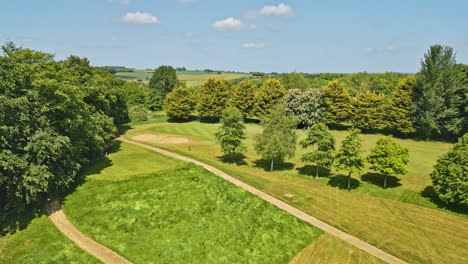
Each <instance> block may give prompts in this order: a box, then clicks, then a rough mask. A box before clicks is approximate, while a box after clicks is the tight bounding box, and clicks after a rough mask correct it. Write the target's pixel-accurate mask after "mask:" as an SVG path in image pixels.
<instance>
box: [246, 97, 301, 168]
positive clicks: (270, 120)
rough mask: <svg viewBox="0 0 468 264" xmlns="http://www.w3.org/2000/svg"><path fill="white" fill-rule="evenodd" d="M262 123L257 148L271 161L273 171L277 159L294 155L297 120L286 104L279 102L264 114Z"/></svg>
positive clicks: (280, 159) (281, 159) (280, 160)
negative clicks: (291, 114)
mask: <svg viewBox="0 0 468 264" xmlns="http://www.w3.org/2000/svg"><path fill="white" fill-rule="evenodd" d="M260 125H261V126H262V127H263V132H262V133H261V134H259V135H257V137H256V142H255V150H256V151H257V153H258V154H259V155H261V156H262V157H263V159H265V160H270V161H271V165H270V171H273V167H274V162H275V161H277V162H282V161H284V159H285V158H287V157H289V158H291V157H294V153H295V151H296V140H297V136H296V131H295V129H296V126H297V120H296V118H294V117H291V116H289V115H288V114H287V113H286V106H285V105H284V104H278V105H276V106H275V107H274V108H273V109H272V111H271V112H270V113H269V114H267V115H265V116H263V118H262V121H261V123H260Z"/></svg>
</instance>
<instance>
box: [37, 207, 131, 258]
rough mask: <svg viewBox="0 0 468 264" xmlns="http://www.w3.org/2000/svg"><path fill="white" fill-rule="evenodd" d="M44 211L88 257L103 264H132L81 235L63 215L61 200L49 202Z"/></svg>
mask: <svg viewBox="0 0 468 264" xmlns="http://www.w3.org/2000/svg"><path fill="white" fill-rule="evenodd" d="M46 209H47V214H48V215H49V218H50V220H51V221H52V223H54V225H55V226H56V227H57V228H58V230H60V232H62V233H63V234H64V235H65V236H66V237H68V238H69V239H70V240H71V241H73V242H74V243H75V244H76V245H77V246H78V247H80V248H81V249H83V250H84V251H86V252H88V253H89V254H90V255H93V256H94V257H96V258H97V259H99V260H100V261H102V262H104V263H105V264H114V263H116V264H132V262H130V261H128V260H126V259H125V258H123V257H122V256H120V255H119V254H117V253H115V252H114V251H112V250H110V249H108V248H106V247H105V246H103V245H101V244H99V243H98V242H96V241H94V240H92V239H91V238H89V237H87V236H85V235H84V234H83V233H81V232H80V230H78V229H77V228H76V227H75V226H74V225H73V224H72V223H71V222H70V221H69V220H68V219H67V216H66V215H65V214H64V213H63V211H62V206H61V200H60V199H59V198H55V199H51V200H49V201H48V203H47V206H46Z"/></svg>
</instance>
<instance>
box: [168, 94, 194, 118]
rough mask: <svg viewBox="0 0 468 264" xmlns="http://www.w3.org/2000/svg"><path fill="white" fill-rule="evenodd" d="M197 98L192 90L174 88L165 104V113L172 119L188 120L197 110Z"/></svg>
mask: <svg viewBox="0 0 468 264" xmlns="http://www.w3.org/2000/svg"><path fill="white" fill-rule="evenodd" d="M195 104H196V97H195V94H194V92H193V91H191V90H190V88H187V87H183V86H179V87H176V88H174V89H173V90H172V91H171V92H170V93H169V94H168V95H167V96H166V101H165V102H164V111H166V114H167V116H169V117H170V118H172V119H179V120H187V119H189V118H190V115H191V113H192V112H193V110H195Z"/></svg>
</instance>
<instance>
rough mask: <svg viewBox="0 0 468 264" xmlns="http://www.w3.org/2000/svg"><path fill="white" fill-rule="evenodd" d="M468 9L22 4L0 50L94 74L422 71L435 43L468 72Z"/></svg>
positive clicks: (97, 1) (403, 0) (245, 1)
mask: <svg viewBox="0 0 468 264" xmlns="http://www.w3.org/2000/svg"><path fill="white" fill-rule="evenodd" d="M467 11H468V1H466V0H445V1H443V0H355V1H352V0H328V1H318V0H290V1H286V0H284V1H276V0H268V1H265V0H261V1H260V0H153V1H149V0H47V1H46V0H15V1H5V2H4V3H2V6H1V8H0V42H1V43H4V42H6V41H14V42H15V43H16V44H18V45H22V46H24V47H27V48H33V49H39V50H42V51H47V52H51V53H54V54H56V58H57V59H63V58H66V57H67V56H68V55H70V54H73V55H78V56H81V57H87V58H89V59H90V60H91V62H92V64H93V65H98V66H101V65H124V66H127V67H136V68H155V67H157V66H159V65H162V64H168V65H173V66H185V67H187V68H189V69H205V68H210V69H221V70H236V71H246V72H250V71H265V72H271V71H275V72H292V71H297V72H311V73H312V72H313V73H317V72H339V73H348V72H357V71H367V72H385V71H395V72H417V71H418V69H419V63H420V60H421V57H422V56H423V54H424V52H425V51H426V50H427V48H428V47H429V46H430V45H432V44H437V43H439V44H445V45H451V46H453V47H454V49H455V51H456V53H457V60H458V61H459V62H462V63H465V64H468V12H467Z"/></svg>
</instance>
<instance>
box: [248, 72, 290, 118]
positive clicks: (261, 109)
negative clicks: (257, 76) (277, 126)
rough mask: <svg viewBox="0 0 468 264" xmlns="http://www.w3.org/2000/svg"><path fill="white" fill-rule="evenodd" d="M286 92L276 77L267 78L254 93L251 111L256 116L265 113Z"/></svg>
mask: <svg viewBox="0 0 468 264" xmlns="http://www.w3.org/2000/svg"><path fill="white" fill-rule="evenodd" d="M285 94H286V89H284V87H283V85H281V82H280V81H278V80H276V79H268V80H266V81H264V82H263V85H262V87H260V89H259V90H258V91H257V93H256V94H255V106H254V109H253V112H254V114H255V115H256V116H262V115H266V114H268V113H269V112H270V110H271V109H273V107H274V106H275V105H276V104H277V103H278V102H279V100H281V99H282V98H283V96H284V95H285Z"/></svg>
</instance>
